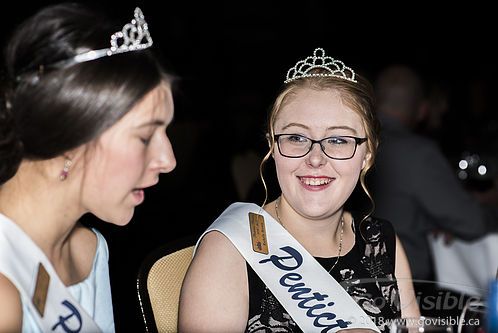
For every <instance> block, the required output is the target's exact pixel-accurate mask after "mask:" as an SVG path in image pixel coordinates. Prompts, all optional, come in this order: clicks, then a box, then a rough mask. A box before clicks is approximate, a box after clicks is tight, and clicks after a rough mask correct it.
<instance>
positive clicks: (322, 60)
mask: <svg viewBox="0 0 498 333" xmlns="http://www.w3.org/2000/svg"><path fill="white" fill-rule="evenodd" d="M317 68H319V69H323V70H325V71H326V72H327V73H310V72H311V71H312V70H313V69H317ZM303 77H338V78H340V79H344V80H348V81H351V82H354V83H357V82H358V81H356V79H355V73H354V71H353V70H352V69H351V68H349V67H347V66H346V65H344V63H343V62H342V61H340V60H335V59H334V58H332V57H328V56H325V51H324V49H322V48H316V49H315V51H314V52H313V56H310V57H307V58H306V59H304V60H300V61H298V62H297V63H296V65H295V66H294V67H292V68H291V69H289V71H287V77H286V79H285V81H284V83H289V82H291V81H294V80H297V79H300V78H303Z"/></svg>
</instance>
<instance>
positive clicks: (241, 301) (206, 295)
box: [178, 231, 249, 333]
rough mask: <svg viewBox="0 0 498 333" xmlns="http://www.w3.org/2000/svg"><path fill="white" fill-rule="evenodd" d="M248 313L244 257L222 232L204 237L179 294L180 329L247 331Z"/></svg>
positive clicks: (186, 331)
mask: <svg viewBox="0 0 498 333" xmlns="http://www.w3.org/2000/svg"><path fill="white" fill-rule="evenodd" d="M248 313H249V292H248V284H247V269H246V262H245V260H244V258H243V257H242V256H241V255H240V253H239V252H238V251H237V249H236V248H235V247H234V246H233V245H232V243H231V242H230V240H228V239H227V238H226V237H225V236H224V235H223V234H221V233H219V232H217V231H213V232H210V233H208V234H206V235H205V236H204V238H203V239H202V242H201V243H200V245H199V248H198V249H197V252H196V255H195V257H194V259H193V260H192V263H191V265H190V267H189V269H188V271H187V275H186V276H185V280H184V282H183V286H182V291H181V294H180V307H179V322H178V328H179V331H180V332H184V333H197V332H219V333H223V332H227V333H228V332H230V333H233V332H244V330H245V328H246V326H247V319H248Z"/></svg>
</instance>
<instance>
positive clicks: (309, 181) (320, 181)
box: [300, 178, 332, 186]
mask: <svg viewBox="0 0 498 333" xmlns="http://www.w3.org/2000/svg"><path fill="white" fill-rule="evenodd" d="M300 179H301V181H302V182H303V183H304V184H306V185H310V186H319V185H326V184H328V183H330V182H331V181H332V178H300Z"/></svg>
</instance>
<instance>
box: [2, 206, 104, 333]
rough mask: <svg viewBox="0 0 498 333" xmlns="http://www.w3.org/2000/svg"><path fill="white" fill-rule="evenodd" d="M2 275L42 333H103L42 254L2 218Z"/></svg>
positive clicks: (16, 226)
mask: <svg viewBox="0 0 498 333" xmlns="http://www.w3.org/2000/svg"><path fill="white" fill-rule="evenodd" d="M0 272H1V273H2V274H3V275H5V276H6V277H7V278H8V279H9V280H10V281H11V282H12V283H13V284H14V285H15V286H16V288H17V290H18V291H19V293H20V294H21V295H23V297H24V298H25V299H26V300H31V301H28V302H27V303H28V304H27V305H28V307H29V309H30V311H31V313H32V314H33V316H34V318H35V319H36V321H37V323H38V325H39V326H40V328H41V329H42V331H43V332H82V333H83V332H101V329H100V328H99V327H98V326H97V324H96V323H95V322H94V320H93V319H92V318H91V317H90V316H89V315H88V314H87V313H86V312H85V310H84V309H83V308H82V307H81V305H80V304H79V303H78V302H77V301H76V300H75V299H74V297H73V296H72V295H71V294H70V293H69V291H68V290H67V288H66V286H65V285H64V283H63V282H62V281H61V280H60V278H59V276H58V275H57V273H56V272H55V269H54V268H53V266H52V264H51V263H50V261H49V260H48V258H47V257H46V256H45V254H44V253H43V251H42V250H41V249H40V248H39V247H38V246H37V245H36V244H35V243H34V242H33V240H31V238H29V237H28V235H26V234H25V233H24V231H22V229H21V228H19V226H18V225H17V224H15V223H14V222H12V221H11V220H10V219H8V218H7V217H5V216H4V215H1V214H0Z"/></svg>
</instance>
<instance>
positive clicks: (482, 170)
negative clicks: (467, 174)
mask: <svg viewBox="0 0 498 333" xmlns="http://www.w3.org/2000/svg"><path fill="white" fill-rule="evenodd" d="M477 172H478V173H479V174H480V175H481V176H484V175H485V174H486V172H488V169H487V168H486V166H485V165H479V167H478V168H477Z"/></svg>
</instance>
